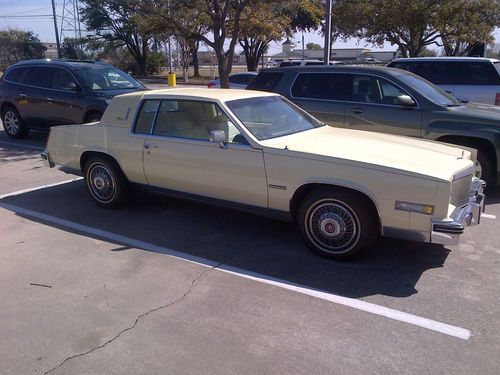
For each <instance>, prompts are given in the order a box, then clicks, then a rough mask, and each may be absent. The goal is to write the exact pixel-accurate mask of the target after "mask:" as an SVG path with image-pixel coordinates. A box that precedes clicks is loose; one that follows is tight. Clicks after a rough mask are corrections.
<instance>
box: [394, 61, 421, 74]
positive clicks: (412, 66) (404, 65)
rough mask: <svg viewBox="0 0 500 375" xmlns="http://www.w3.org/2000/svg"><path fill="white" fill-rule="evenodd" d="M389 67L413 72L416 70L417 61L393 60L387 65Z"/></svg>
mask: <svg viewBox="0 0 500 375" xmlns="http://www.w3.org/2000/svg"><path fill="white" fill-rule="evenodd" d="M388 66H389V67H390V68H396V69H403V70H407V71H409V72H412V73H415V72H416V71H417V63H415V62H412V61H400V62H394V63H391V64H389V65H388Z"/></svg>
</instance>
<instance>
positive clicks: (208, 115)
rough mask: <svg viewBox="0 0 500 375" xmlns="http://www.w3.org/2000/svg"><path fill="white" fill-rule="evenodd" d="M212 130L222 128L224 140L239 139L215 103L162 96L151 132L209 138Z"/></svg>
mask: <svg viewBox="0 0 500 375" xmlns="http://www.w3.org/2000/svg"><path fill="white" fill-rule="evenodd" d="M214 130H222V131H224V134H225V135H226V139H225V140H226V142H234V143H240V141H241V135H240V136H238V135H239V134H240V132H239V131H238V129H237V128H236V126H234V124H233V123H232V122H231V120H230V119H229V118H228V117H227V116H226V114H225V113H224V112H223V111H222V109H221V108H220V107H219V106H218V105H217V104H215V103H210V102H203V101H194V100H162V101H161V105H160V108H159V111H158V116H157V117H156V122H155V126H154V129H153V134H154V135H158V136H164V137H176V138H187V139H195V140H203V141H209V140H210V132H211V131H214ZM237 136H238V137H237ZM235 137H236V140H235Z"/></svg>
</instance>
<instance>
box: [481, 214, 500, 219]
mask: <svg viewBox="0 0 500 375" xmlns="http://www.w3.org/2000/svg"><path fill="white" fill-rule="evenodd" d="M483 217H484V218H485V219H493V220H496V218H497V215H490V214H481V219H482V218H483Z"/></svg>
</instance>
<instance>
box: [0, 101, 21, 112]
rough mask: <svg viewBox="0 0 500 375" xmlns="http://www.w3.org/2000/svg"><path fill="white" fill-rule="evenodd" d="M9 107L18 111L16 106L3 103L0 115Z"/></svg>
mask: <svg viewBox="0 0 500 375" xmlns="http://www.w3.org/2000/svg"><path fill="white" fill-rule="evenodd" d="M7 107H12V108H14V109H15V110H16V111H17V108H16V106H15V105H14V104H12V103H10V102H5V103H2V106H1V107H0V113H3V111H4V109H5V108H7ZM18 112H19V111H18Z"/></svg>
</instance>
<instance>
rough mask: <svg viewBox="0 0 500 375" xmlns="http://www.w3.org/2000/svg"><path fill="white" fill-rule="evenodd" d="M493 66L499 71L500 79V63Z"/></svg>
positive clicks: (496, 62) (497, 62)
mask: <svg viewBox="0 0 500 375" xmlns="http://www.w3.org/2000/svg"><path fill="white" fill-rule="evenodd" d="M493 66H494V67H495V69H496V70H497V72H498V76H499V77H500V61H495V62H494V63H493Z"/></svg>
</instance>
